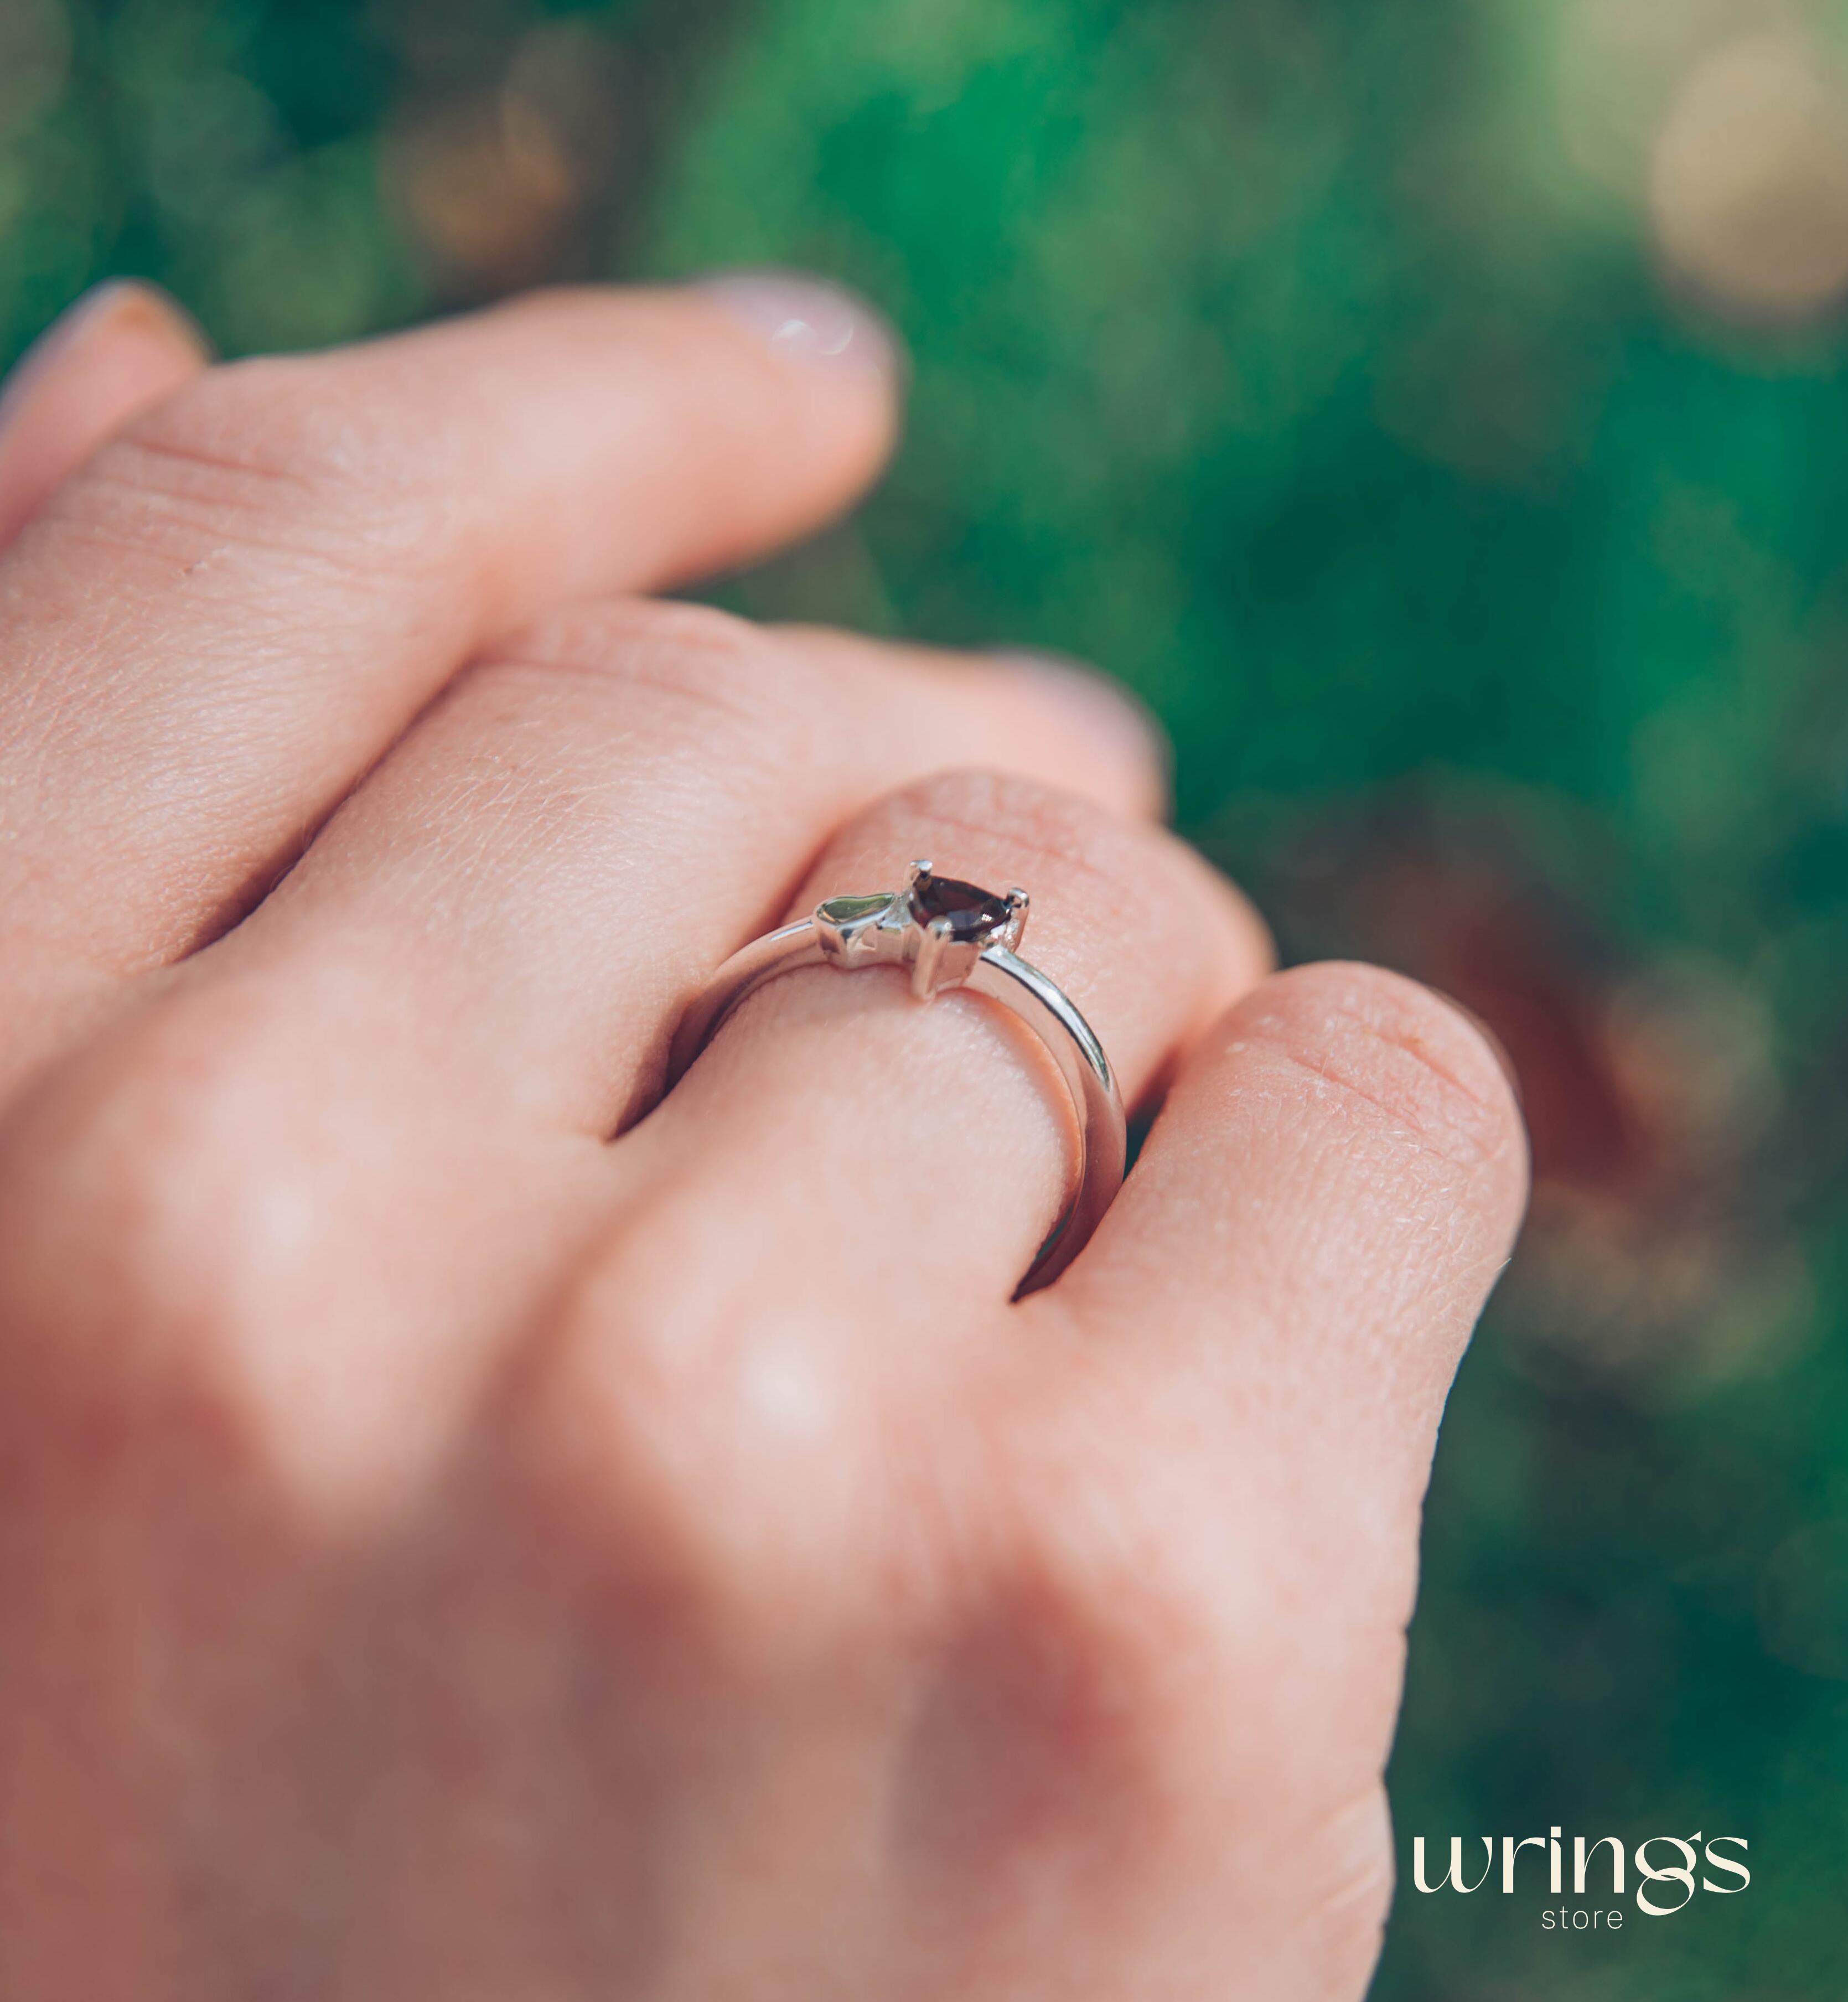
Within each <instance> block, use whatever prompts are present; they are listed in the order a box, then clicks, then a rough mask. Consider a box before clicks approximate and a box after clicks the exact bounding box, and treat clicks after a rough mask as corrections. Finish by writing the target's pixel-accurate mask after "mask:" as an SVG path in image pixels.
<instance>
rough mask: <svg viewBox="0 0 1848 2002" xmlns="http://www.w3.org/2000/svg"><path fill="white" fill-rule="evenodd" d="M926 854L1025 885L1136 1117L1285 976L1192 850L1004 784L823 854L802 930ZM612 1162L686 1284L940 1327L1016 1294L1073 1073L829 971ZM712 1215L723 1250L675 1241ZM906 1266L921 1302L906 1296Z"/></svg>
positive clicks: (970, 1006)
mask: <svg viewBox="0 0 1848 2002" xmlns="http://www.w3.org/2000/svg"><path fill="white" fill-rule="evenodd" d="M915 856H929V857H931V858H932V860H933V863H935V865H936V867H938V868H939V869H940V870H942V871H943V873H945V874H950V875H953V876H955V877H966V878H968V879H971V880H973V881H977V882H978V883H985V884H989V885H990V886H1006V885H1008V884H1016V883H1017V884H1022V885H1023V886H1025V887H1027V888H1028V889H1029V891H1030V893H1031V897H1032V903H1031V926H1030V932H1029V934H1028V936H1027V940H1026V941H1025V944H1024V948H1023V949H1024V950H1025V952H1026V954H1027V957H1029V958H1030V960H1031V961H1032V962H1033V963H1034V964H1036V965H1037V966H1039V967H1040V968H1042V969H1043V970H1044V971H1045V972H1046V973H1047V974H1048V975H1049V976H1050V977H1051V978H1052V979H1053V980H1054V981H1055V982H1057V983H1058V985H1059V986H1061V987H1062V989H1064V990H1065V992H1066V993H1067V994H1068V995H1069V996H1070V997H1071V998H1072V999H1073V1000H1074V1001H1076V1003H1077V1004H1078V1006H1079V1008H1080V1009H1081V1010H1083V1013H1084V1015H1085V1016H1086V1019H1087V1020H1089V1022H1090V1024H1091V1026H1092V1027H1093V1029H1094V1030H1095V1031H1097V1034H1098V1036H1099V1038H1100V1040H1101V1041H1102V1042H1103V1045H1104V1048H1105V1049H1106V1051H1107V1052H1108V1054H1109V1055H1110V1058H1111V1062H1112V1064H1113V1066H1114V1068H1115V1070H1116V1072H1117V1075H1118V1079H1119V1082H1120V1084H1121V1089H1122V1091H1123V1093H1124V1098H1125V1100H1126V1101H1127V1102H1128V1103H1129V1104H1131V1105H1132V1106H1133V1105H1134V1104H1135V1102H1136V1100H1138V1099H1139V1098H1142V1097H1145V1096H1146V1095H1147V1093H1149V1090H1151V1089H1152V1086H1154V1085H1155V1084H1156V1082H1157V1081H1158V1080H1159V1078H1160V1077H1161V1076H1162V1075H1163V1072H1165V1070H1166V1069H1167V1067H1168V1066H1170V1063H1171V1062H1173V1060H1174V1059H1176V1058H1177V1055H1179V1054H1180V1052H1184V1050H1185V1049H1186V1048H1187V1046H1188V1045H1190V1044H1191V1041H1193V1040H1194V1038H1195V1037H1196V1036H1197V1035H1198V1034H1199V1033H1200V1032H1201V1031H1202V1030H1203V1029H1204V1028H1205V1027H1206V1026H1207V1024H1208V1023H1210V1022H1211V1021H1212V1020H1213V1019H1214V1018H1215V1016H1216V1015H1217V1014H1218V1013H1219V1011H1220V1010H1222V1008H1223V1007H1224V1006H1226V1003H1228V1002H1229V1000H1230V999H1232V998H1233V997H1234V996H1236V995H1238V994H1239V993H1240V992H1243V991H1244V990H1245V989H1247V988H1248V987H1249V986H1250V985H1252V983H1253V982H1255V981H1256V980H1257V979H1258V978H1260V977H1261V975H1262V974H1263V973H1264V971H1265V969H1266V968H1267V965H1268V963H1269V950H1270V948H1269V942H1268V940H1267V936H1266V934H1265V933H1264V929H1263V926H1261V924H1260V923H1259V921H1258V919H1257V917H1256V916H1255V915H1254V913H1253V912H1252V911H1251V909H1250V906H1249V905H1247V903H1246V902H1244V900H1243V898H1241V897H1240V895H1238V893H1237V892H1236V891H1235V890H1233V888H1232V887H1231V885H1230V884H1228V883H1226V881H1224V880H1223V879H1222V878H1221V877H1219V876H1218V875H1217V874H1215V872H1214V871H1212V870H1211V869H1210V868H1209V867H1208V866H1207V865H1206V864H1205V863H1204V862H1202V861H1201V860H1200V858H1199V857H1198V856H1197V855H1195V854H1194V853H1193V851H1192V850H1191V849H1188V848H1187V846H1185V845H1184V843H1182V842H1180V841H1178V840H1177V839H1175V838H1174V837H1173V836H1172V835H1168V834H1166V832H1163V831H1161V830H1159V829H1158V828H1153V827H1151V826H1149V825H1137V824H1135V823H1131V822H1128V821H1121V820H1119V819H1118V818H1115V817H1114V816H1111V815H1109V814H1104V813H1101V812H1100V811H1097V809H1096V808H1095V807H1093V806H1092V805H1091V804H1089V803H1087V802H1086V801H1083V800H1078V799H1076V798H1073V797H1070V796H1069V794H1066V793H1061V792H1058V791H1054V790H1049V789H1048V788H1046V787H1044V786H1041V785H1039V784H1037V783H1034V782H1033V781H1031V780H1021V779H1018V778H1013V777H1003V776H998V775H995V774H993V773H980V772H978V773H948V774H941V775H939V776H936V777H933V778H931V779H928V780H924V781H922V782H921V783H919V784H916V785H914V786H912V787H908V788H905V790H901V791H900V792H898V793H895V794H894V795H892V796H891V797H888V798H887V799H886V800H883V801H881V802H880V803H879V804H877V805H876V806H874V807H873V808H871V809H870V811H868V812H867V813H866V814H863V816H861V817H860V818H859V819H858V820H856V821H854V822H853V824H852V825H850V826H849V827H848V828H846V829H845V830H844V831H843V832H842V834H841V835H839V837H838V838H837V839H836V840H835V842H833V843H832V844H831V845H830V846H829V848H828V851H827V853H826V854H825V856H823V857H822V859H821V861H820V862H819V863H818V865H817V866H816V867H815V868H814V870H813V871H812V872H811V874H810V876H809V877H808V879H807V881H806V882H805V884H804V885H803V887H802V888H801V890H800V893H799V894H798V895H797V898H796V899H795V901H794V902H793V905H791V907H790V909H791V912H792V913H793V914H795V915H802V914H806V912H808V911H809V910H811V909H813V908H814V905H815V904H816V903H817V902H819V901H820V900H821V899H822V898H825V897H828V896H832V895H842V894H846V893H853V892H859V891H866V892H873V891H882V890H887V889H891V888H894V887H895V886H896V885H898V884H901V883H902V882H903V881H904V880H905V867H906V863H907V860H908V859H909V858H912V857H915ZM618 1153H619V1157H620V1156H624V1155H625V1154H626V1163H625V1165H626V1174H627V1181H628V1185H629V1189H630V1190H631V1191H632V1199H633V1200H636V1201H639V1202H641V1203H642V1204H643V1205H652V1207H653V1213H654V1218H655V1220H656V1222H657V1224H658V1225H659V1226H661V1227H659V1228H655V1229H638V1228H636V1227H635V1223H634V1219H633V1217H631V1219H630V1220H629V1223H628V1224H627V1225H626V1227H625V1229H623V1231H622V1233H621V1241H622V1243H623V1244H624V1245H625V1246H626V1247H631V1248H632V1249H633V1248H636V1247H639V1252H640V1256H641V1257H642V1258H643V1260H644V1261H647V1260H649V1259H651V1258H654V1257H657V1256H658V1255H659V1249H658V1247H668V1246H672V1247H675V1249H674V1250H673V1253H672V1256H673V1257H674V1261H675V1264H676V1265H677V1266H678V1268H680V1269H682V1270H683V1271H684V1270H685V1269H687V1268H689V1266H690V1267H692V1268H694V1269H697V1270H699V1271H703V1273H705V1274H706V1275H708V1283H709V1284H710V1285H713V1286H716V1287H717V1288H719V1289H721V1290H723V1289H724V1288H726V1287H728V1286H729V1287H734V1288H736V1289H738V1291H739V1293H740V1297H741V1302H742V1300H743V1299H744V1298H746V1297H748V1295H749V1293H750V1292H751V1290H752V1289H755V1286H756V1285H757V1284H758V1279H759V1275H761V1274H762V1272H763V1271H765V1270H766V1269H769V1268H774V1270H775V1271H776V1273H777V1275H778V1283H779V1286H780V1287H781V1289H782V1290H783V1296H784V1297H783V1304H784V1305H785V1306H791V1305H793V1304H795V1303H796V1302H797V1298H798V1296H804V1297H805V1296H807V1295H808V1294H810V1293H811V1292H812V1294H813V1295H814V1300H813V1301H812V1302H811V1304H815V1305H819V1304H821V1303H822V1302H823V1301H824V1300H825V1299H828V1298H832V1299H835V1300H836V1301H862V1302H863V1301H864V1300H866V1299H869V1298H875V1297H876V1298H877V1299H879V1301H880V1315H881V1317H882V1319H883V1320H898V1321H902V1320H905V1318H906V1317H907V1316H908V1315H910V1316H912V1317H922V1319H923V1320H928V1321H930V1322H932V1323H933V1324H934V1323H937V1322H940V1320H943V1318H944V1317H946V1315H947V1317H948V1318H949V1319H950V1320H952V1321H953V1320H954V1317H955V1312H956V1310H957V1307H958V1306H968V1307H970V1308H973V1307H975V1306H978V1305H979V1304H981V1303H983V1302H985V1301H994V1302H999V1301H1003V1300H1005V1299H1006V1297H1007V1296H1008V1294H1009V1292H1010V1291H1011V1289H1012V1288H1013V1285H1014V1283H1015V1282H1016V1281H1017V1280H1018V1279H1019V1278H1020V1276H1021V1275H1022V1274H1023V1272H1024V1271H1025V1270H1026V1269H1027V1266H1028V1264H1030V1261H1031V1260H1032V1257H1033V1254H1034V1249H1035V1247H1037V1245H1038V1244H1039V1243H1041V1240H1043V1239H1044V1236H1045V1235H1046V1233H1047V1232H1048V1229H1050V1228H1051V1226H1052V1225H1053V1223H1054V1222H1055V1221H1056V1219H1057V1218H1058V1213H1059V1212H1060V1209H1061V1208H1062V1205H1063V1202H1064V1201H1065V1195H1066V1192H1067V1189H1068V1185H1069V1181H1070V1177H1071V1173H1072V1165H1073V1163H1072V1139H1071V1118H1070V1114H1069V1108H1068V1107H1067V1106H1066V1105H1065V1103H1064V1102H1063V1098H1062V1093H1061V1090H1060V1087H1059V1086H1058V1082H1057V1079H1056V1076H1055V1075H1054V1074H1052V1073H1051V1072H1050V1067H1049V1066H1047V1065H1045V1064H1044V1062H1041V1061H1040V1059H1039V1056H1038V1054H1037V1052H1036V1051H1035V1049H1034V1048H1033V1047H1032V1045H1031V1039H1030V1038H1023V1034H1021V1032H1020V1028H1019V1025H1018V1024H1015V1023H1014V1022H1013V1020H1011V1018H1010V1017H1008V1016H1007V1015H1006V1014H1005V1013H1002V1011H1000V1010H998V1009H997V1008H996V1007H995V1004H994V1003H992V1002H990V1001H988V1000H986V999H982V998H981V997H979V996H975V995H973V994H957V993H952V994H950V995H947V996H944V997H943V999H942V1000H941V1001H940V1002H938V1003H936V1004H935V1005H933V1006H931V1007H929V1008H919V1006H916V1005H915V1003H914V1002H913V1000H912V996H911V995H910V992H909V991H908V987H907V985H906V983H905V982H903V981H901V980H900V979H898V978H896V977H893V976H891V975H878V974H874V975H871V976H870V977H866V976H863V975H855V976H853V977H851V978H846V979H842V978H838V977H836V976H835V975H833V974H832V973H831V972H828V971H827V970H826V969H818V970H815V971H807V972H801V973H794V974H791V975H789V976H788V977H786V978H781V979H778V980H776V981H775V982H772V983H771V984H770V985H769V986H768V987H766V988H765V989H762V990H761V991H759V992H757V993H755V994H753V995H752V996H751V997H750V998H749V999H747V1000H746V1001H744V1003H741V1004H740V1006H739V1007H738V1009H737V1011H736V1013H734V1015H733V1016H732V1017H730V1019H729V1020H727V1022H726V1023H724V1024H723V1025H722V1026H721V1027H720V1030H719V1031H718V1033H717V1036H716V1037H715V1038H713V1042H712V1044H711V1045H710V1047H709V1048H708V1049H707V1050H706V1052H705V1054H704V1055H703V1057H702V1058H701V1059H700V1061H699V1062H697V1063H696V1064H695V1065H694V1066H693V1067H692V1070H691V1071H689V1072H688V1074H687V1076H686V1077H685V1079H683V1081H682V1083H681V1084H680V1085H679V1086H677V1087H676V1088H675V1091H674V1093H672V1095H671V1097H669V1098H668V1100H666V1102H665V1103H664V1104H663V1105H662V1107H661V1110H660V1111H659V1112H658V1113H657V1114H656V1116H655V1117H654V1118H653V1119H651V1120H650V1121H648V1122H647V1124H646V1125H644V1126H643V1127H642V1128H640V1129H639V1130H638V1131H637V1132H635V1133H634V1134H633V1135H630V1136H629V1139H628V1140H627V1141H626V1142H625V1143H624V1146H623V1147H622V1148H619V1149H618ZM713 1220H717V1222H719V1224H720V1226H722V1236H719V1235H717V1234H715V1236H714V1241H713V1242H712V1243H706V1244H702V1245H699V1246H698V1247H692V1246H689V1245H688V1244H687V1243H684V1242H681V1241H679V1240H680V1239H681V1237H682V1233H683V1231H684V1229H685V1228H686V1227H689V1226H698V1227H704V1225H705V1224H706V1223H710V1222H712V1221H713ZM625 1255H626V1254H625ZM894 1261H898V1263H899V1264H900V1265H901V1267H902V1268H903V1269H904V1270H905V1272H906V1273H907V1274H908V1280H907V1282H905V1283H902V1284H896V1285H894V1284H893V1283H891V1275H892V1272H893V1268H894ZM715 1318H716V1319H720V1320H722V1319H723V1318H724V1317H723V1316H716V1317H715ZM744 1318H746V1319H748V1316H746V1317H744Z"/></svg>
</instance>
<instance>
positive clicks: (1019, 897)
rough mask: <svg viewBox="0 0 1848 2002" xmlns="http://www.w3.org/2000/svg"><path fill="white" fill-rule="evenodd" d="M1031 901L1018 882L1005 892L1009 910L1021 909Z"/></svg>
mask: <svg viewBox="0 0 1848 2002" xmlns="http://www.w3.org/2000/svg"><path fill="white" fill-rule="evenodd" d="M1032 901H1033V899H1032V898H1030V897H1029V896H1028V895H1027V892H1026V891H1024V890H1023V889H1022V888H1020V884H1018V883H1016V884H1015V885H1014V886H1013V888H1012V889H1011V890H1009V891H1008V893H1007V907H1008V909H1009V910H1010V911H1023V910H1025V909H1026V908H1027V905H1029V904H1030V902H1032Z"/></svg>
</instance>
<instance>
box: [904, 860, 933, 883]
mask: <svg viewBox="0 0 1848 2002" xmlns="http://www.w3.org/2000/svg"><path fill="white" fill-rule="evenodd" d="M929 874H930V859H929V856H926V857H925V858H924V859H923V860H922V861H919V862H914V863H912V866H911V874H909V875H908V877H905V888H906V889H910V888H912V885H913V884H915V882H916V881H917V880H918V878H919V877H920V876H928V875H929Z"/></svg>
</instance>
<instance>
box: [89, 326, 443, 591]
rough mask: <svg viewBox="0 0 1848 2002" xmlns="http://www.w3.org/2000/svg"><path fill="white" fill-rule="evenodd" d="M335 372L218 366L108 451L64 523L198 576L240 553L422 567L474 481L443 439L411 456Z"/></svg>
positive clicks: (268, 364)
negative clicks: (227, 552) (199, 570)
mask: <svg viewBox="0 0 1848 2002" xmlns="http://www.w3.org/2000/svg"><path fill="white" fill-rule="evenodd" d="M327 371H328V364H325V363H317V362H315V361H306V360H302V359H299V358H290V357H277V358H260V359H257V360H254V361H239V362H235V363H232V364H227V365H225V366H221V367H219V368H213V369H211V370H208V371H207V372H206V373H205V374H204V375H202V376H200V377H199V378H197V380H195V381H194V382H191V383H190V384H188V385H187V386H186V387H185V388H183V389H181V390H180V391H179V392H177V393H176V395H175V396H172V397H171V398H169V399H167V400H166V401H165V402H163V403H160V404H159V405H157V406H155V408H154V409H153V410H150V411H148V413H145V415H143V416H141V417H138V418H137V419H135V420H134V421H133V422H132V423H131V424H128V425H127V427H125V428H124V430H123V431H122V432H121V433H120V434H119V435H118V436H117V437H116V438H114V439H113V440H112V441H110V443H109V444H107V445H105V446H104V447H103V449H102V450H101V451H100V452H99V453H98V454H97V455H96V457H95V458H94V459H92V461H91V462H90V463H89V466H87V467H86V468H85V469H84V470H83V471H82V473H79V474H78V476H77V477H76V478H75V480H72V481H71V482H70V483H69V484H68V487H66V489H65V491H64V492H63V493H62V494H61V496H60V497H59V499H58V501H57V503H56V504H55V505H54V510H53V511H52V518H54V520H57V521H61V522H62V523H63V524H64V525H66V526H68V527H69V526H74V527H75V528H78V530H79V531H81V532H88V533H90V534H92V535H102V536H105V537H107V538H108V539H111V540H116V541H120V542H126V543H127V544H129V545H130V546H136V547H142V548H147V549H150V550H151V551H152V553H155V554H156V555H159V556H165V557H167V558H169V559H170V560H173V561H175V562H177V563H180V565H181V566H182V567H184V568H187V569H189V570H190V569H191V568H193V567H196V566H197V564H198V563H200V562H201V561H204V560H207V558H209V557H211V556H215V554H216V553H218V551H219V550H220V549H223V548H225V547H227V546H231V547H237V546H243V547H246V548H258V549H263V550H264V551H265V552H267V553H270V555H272V556H281V557H286V558H290V559H292V560H295V561H296V562H298V563H302V564H305V565H307V564H316V563H319V564H321V565H326V566H328V567H337V568H339V569H341V570H345V569H348V568H357V567H363V568H364V570H366V571H367V572H368V573H374V572H377V571H380V570H390V569H393V568H405V569H410V568H417V567H422V566H423V565H424V563H427V562H428V561H429V560H430V558H429V555H428V552H429V551H431V549H433V547H434V546H436V545H437V544H438V543H439V542H441V539H442V538H441V535H434V536H433V535H432V532H431V531H432V527H433V524H432V521H431V513H432V510H433V507H441V501H440V500H438V499H437V498H436V497H438V496H441V495H444V494H462V493H463V492H465V491H466V486H465V483H463V482H461V481H459V480H454V479H451V478H448V477H446V476H445V470H444V468H443V467H442V466H441V462H440V459H441V439H440V438H433V439H432V440H431V441H430V448H429V451H428V452H424V453H422V454H421V455H419V456H418V457H417V459H414V460H413V458H412V457H411V455H408V454H406V453H405V452H403V450H402V449H401V448H400V445H399V441H398V440H397V439H396V438H395V437H394V436H393V434H392V431H391V428H390V425H389V421H385V420H382V419H381V418H380V417H378V416H377V415H375V414H373V413H371V412H370V411H369V410H368V407H367V406H365V405H364V403H362V402H361V401H359V400H358V399H350V398H343V397H340V396H336V395H333V394H330V385H329V382H328V379H327ZM433 455H434V462H433ZM412 501H414V502H415V504H414V505H410V504H408V503H410V502H412Z"/></svg>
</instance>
